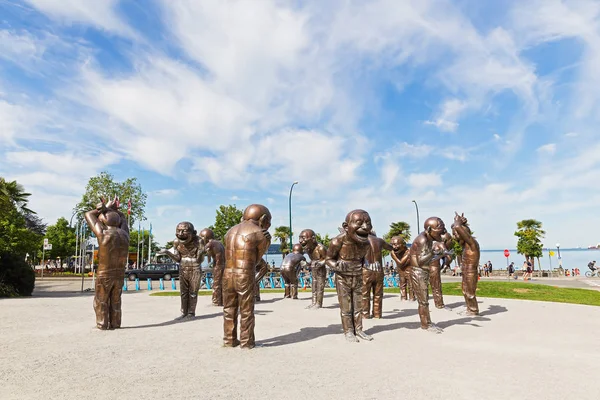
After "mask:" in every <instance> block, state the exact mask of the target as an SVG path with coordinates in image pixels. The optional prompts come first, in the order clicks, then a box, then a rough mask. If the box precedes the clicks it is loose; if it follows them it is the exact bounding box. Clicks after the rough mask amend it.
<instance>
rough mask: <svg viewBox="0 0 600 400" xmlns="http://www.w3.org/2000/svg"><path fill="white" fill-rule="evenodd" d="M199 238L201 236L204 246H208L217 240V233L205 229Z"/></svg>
mask: <svg viewBox="0 0 600 400" xmlns="http://www.w3.org/2000/svg"><path fill="white" fill-rule="evenodd" d="M198 236H200V239H202V242H204V244H206V243H208V242H209V241H211V240H212V239H214V238H215V233H214V232H213V231H212V230H211V229H208V228H204V229H202V230H201V231H200V233H199V234H198Z"/></svg>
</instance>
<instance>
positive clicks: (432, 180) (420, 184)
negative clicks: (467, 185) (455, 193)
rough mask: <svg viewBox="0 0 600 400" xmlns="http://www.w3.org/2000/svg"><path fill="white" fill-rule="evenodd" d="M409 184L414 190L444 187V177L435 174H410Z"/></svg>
mask: <svg viewBox="0 0 600 400" xmlns="http://www.w3.org/2000/svg"><path fill="white" fill-rule="evenodd" d="M408 184H409V185H410V186H412V187H414V188H418V189H423V188H428V187H436V186H441V185H442V176H441V175H440V174H437V173H435V172H430V173H425V174H410V175H409V176H408Z"/></svg>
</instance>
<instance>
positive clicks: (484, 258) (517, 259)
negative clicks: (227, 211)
mask: <svg viewBox="0 0 600 400" xmlns="http://www.w3.org/2000/svg"><path fill="white" fill-rule="evenodd" d="M550 250H552V251H554V255H553V256H552V257H551V258H552V259H551V260H550V257H549V256H548V250H544V257H543V258H540V264H541V266H542V269H546V270H547V269H551V268H550V265H552V269H554V268H558V252H557V251H556V249H550ZM560 256H561V259H562V260H561V261H562V266H563V268H565V269H567V268H568V269H574V268H579V270H580V273H581V275H583V274H585V271H588V267H587V265H588V263H589V262H590V261H593V260H596V264H597V265H599V266H600V250H588V249H564V250H563V249H560ZM263 258H266V257H263ZM272 260H275V265H276V266H277V267H279V265H280V264H281V261H282V257H281V254H269V255H268V262H269V264H270V263H271V261H272ZM488 261H491V262H492V266H493V268H494V269H506V265H507V263H506V257H504V250H481V259H480V261H479V263H480V264H481V265H483V264H485V263H486V262H488ZM523 261H525V257H523V256H522V255H520V254H517V250H514V249H513V250H510V256H509V257H508V262H509V263H511V262H514V263H515V267H516V268H517V269H520V268H521V266H522V265H523ZM386 262H391V257H390V256H388V257H385V259H384V261H383V263H384V264H385V263H386ZM453 265H454V263H453ZM535 269H539V267H538V263H537V260H536V262H535Z"/></svg>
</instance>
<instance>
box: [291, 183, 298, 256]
mask: <svg viewBox="0 0 600 400" xmlns="http://www.w3.org/2000/svg"><path fill="white" fill-rule="evenodd" d="M297 184H298V181H296V182H294V183H292V186H291V187H290V252H291V251H292V242H293V241H294V238H293V235H292V190H294V185H297Z"/></svg>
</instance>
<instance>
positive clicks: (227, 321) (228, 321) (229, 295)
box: [222, 272, 240, 347]
mask: <svg viewBox="0 0 600 400" xmlns="http://www.w3.org/2000/svg"><path fill="white" fill-rule="evenodd" d="M222 283H223V288H222V289H223V331H224V336H223V345H224V346H228V347H235V346H237V345H238V344H240V342H239V341H238V340H237V320H238V318H237V316H238V306H239V302H238V295H237V292H236V290H235V277H234V275H233V273H232V272H225V273H224V274H223V281H222Z"/></svg>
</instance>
